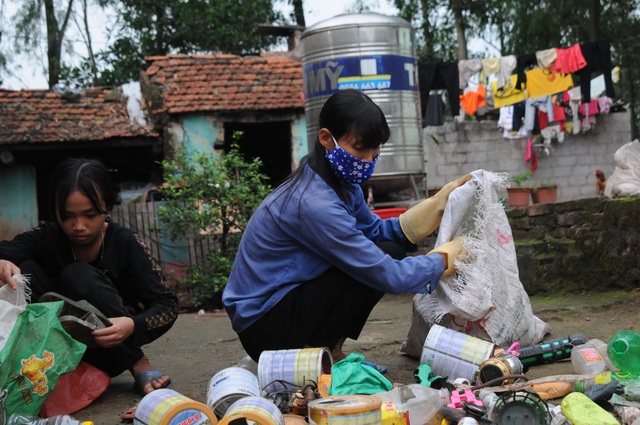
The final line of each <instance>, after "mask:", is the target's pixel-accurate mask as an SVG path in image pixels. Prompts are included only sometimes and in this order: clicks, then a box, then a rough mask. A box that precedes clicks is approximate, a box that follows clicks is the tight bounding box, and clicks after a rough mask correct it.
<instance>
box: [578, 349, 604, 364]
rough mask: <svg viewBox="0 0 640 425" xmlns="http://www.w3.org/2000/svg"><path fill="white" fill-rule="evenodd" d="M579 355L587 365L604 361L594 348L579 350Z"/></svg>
mask: <svg viewBox="0 0 640 425" xmlns="http://www.w3.org/2000/svg"><path fill="white" fill-rule="evenodd" d="M580 355H581V356H582V358H583V359H584V361H585V362H586V363H587V364H589V363H596V362H603V361H604V359H603V358H602V356H601V355H600V353H599V352H598V350H596V349H595V348H583V349H582V350H580Z"/></svg>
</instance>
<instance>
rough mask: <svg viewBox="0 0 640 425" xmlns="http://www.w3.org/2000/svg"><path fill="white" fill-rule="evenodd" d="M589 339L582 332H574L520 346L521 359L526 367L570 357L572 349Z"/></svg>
mask: <svg viewBox="0 0 640 425" xmlns="http://www.w3.org/2000/svg"><path fill="white" fill-rule="evenodd" d="M586 341H587V339H586V338H585V336H584V335H582V334H572V335H569V336H566V337H561V338H555V339H551V340H548V341H542V342H541V343H539V344H536V345H532V346H530V347H523V348H520V350H519V351H520V355H519V357H518V358H519V359H520V362H521V363H522V365H523V366H524V367H525V368H528V367H529V366H535V365H541V364H546V363H551V362H555V361H558V360H562V359H568V358H569V357H570V356H571V351H572V350H573V349H574V348H575V347H576V346H578V345H581V344H584V343H585V342H586Z"/></svg>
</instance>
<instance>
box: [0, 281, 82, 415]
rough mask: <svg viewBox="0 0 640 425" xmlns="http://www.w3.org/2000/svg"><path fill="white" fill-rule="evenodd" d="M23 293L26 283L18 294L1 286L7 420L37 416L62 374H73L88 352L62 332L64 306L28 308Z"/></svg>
mask: <svg viewBox="0 0 640 425" xmlns="http://www.w3.org/2000/svg"><path fill="white" fill-rule="evenodd" d="M16 280H17V279H16ZM27 291H28V288H27V285H26V283H25V280H24V279H21V280H20V282H19V284H18V289H17V290H14V289H12V288H11V287H9V285H4V286H2V287H0V319H2V322H1V323H2V326H1V327H0V342H1V343H2V348H1V350H0V393H2V394H4V410H5V412H6V415H7V416H9V415H11V414H12V413H20V414H23V415H37V414H38V412H39V411H40V408H41V406H42V404H43V403H44V401H45V400H46V398H47V397H48V396H49V395H50V394H51V391H52V390H53V388H54V387H55V385H56V382H57V381H58V378H59V377H60V375H62V374H65V373H67V372H70V371H72V370H74V369H75V368H76V366H77V365H78V363H79V362H80V360H81V359H82V355H83V354H84V351H85V349H86V347H85V345H84V344H81V343H79V342H77V341H75V340H74V339H72V338H71V337H70V336H69V335H68V334H67V333H66V332H65V331H64V330H63V329H62V326H61V325H60V321H59V320H58V315H59V313H60V309H61V308H62V302H57V303H42V304H26V302H27V298H28V295H27ZM5 320H7V321H5ZM0 398H1V397H0Z"/></svg>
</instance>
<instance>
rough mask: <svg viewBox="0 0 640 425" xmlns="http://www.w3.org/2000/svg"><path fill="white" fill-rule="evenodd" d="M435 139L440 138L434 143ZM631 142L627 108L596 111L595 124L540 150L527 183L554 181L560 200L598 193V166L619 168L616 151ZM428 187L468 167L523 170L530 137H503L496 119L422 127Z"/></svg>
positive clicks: (609, 169)
mask: <svg viewBox="0 0 640 425" xmlns="http://www.w3.org/2000/svg"><path fill="white" fill-rule="evenodd" d="M436 141H437V143H436ZM629 142H631V125H630V118H629V113H628V112H616V113H611V114H608V115H597V116H596V124H595V127H594V128H593V129H592V130H590V131H588V132H586V133H581V134H578V135H571V134H566V136H565V140H564V142H563V143H558V141H557V140H555V139H554V140H553V141H552V145H551V148H552V149H551V153H550V154H549V155H547V154H545V153H544V152H543V151H539V152H537V155H538V169H537V170H536V171H535V172H534V175H533V177H532V178H530V179H529V180H527V181H526V182H525V183H524V184H523V185H526V186H533V185H540V184H544V183H551V182H555V183H557V184H558V185H559V186H558V201H570V200H576V199H584V198H591V197H594V196H597V195H596V189H595V176H594V172H595V170H596V169H600V170H602V171H603V172H604V173H605V176H609V175H611V173H612V172H613V170H614V169H615V164H614V162H613V156H614V154H615V152H616V151H617V150H618V149H619V148H620V147H621V146H622V145H624V144H626V143H629ZM423 143H424V151H425V171H426V173H427V187H440V186H442V185H443V184H445V183H447V182H449V181H451V180H454V179H456V178H458V177H460V176H462V175H464V174H466V173H468V172H470V171H474V170H477V169H484V170H487V171H495V172H506V173H508V174H509V175H510V176H514V175H517V174H521V173H524V172H526V171H528V170H529V169H530V166H531V164H530V163H528V162H524V157H525V153H526V147H527V140H526V139H516V140H509V139H505V138H503V131H502V129H500V128H498V126H497V123H496V122H495V121H464V122H461V123H460V122H457V121H455V120H454V121H450V122H447V123H445V125H443V126H438V127H425V128H424V129H423Z"/></svg>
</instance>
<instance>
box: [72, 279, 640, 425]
mask: <svg viewBox="0 0 640 425" xmlns="http://www.w3.org/2000/svg"><path fill="white" fill-rule="evenodd" d="M411 300H412V297H411V295H402V296H390V295H387V296H385V297H384V298H383V300H382V301H381V302H380V303H379V304H378V305H377V306H376V308H375V309H374V310H373V312H372V314H371V317H370V320H369V321H368V322H367V324H366V326H365V328H364V331H363V333H362V335H361V337H360V339H359V340H358V341H347V343H346V344H345V351H346V352H358V353H362V354H364V355H365V356H366V358H367V359H368V360H371V361H374V362H376V363H379V364H385V365H387V366H388V368H389V371H388V373H387V375H386V376H387V378H389V380H390V381H391V382H394V383H402V384H408V383H413V382H414V378H413V372H414V370H415V368H416V367H417V366H418V365H419V361H418V360H417V359H413V358H410V357H408V356H406V355H403V354H401V352H400V346H401V344H402V342H403V341H404V339H405V337H406V335H407V332H408V330H409V327H410V324H411V317H412V311H411ZM531 303H532V306H533V309H534V313H535V314H536V315H538V317H540V318H541V319H543V320H544V321H546V322H547V323H549V324H550V326H551V329H552V333H551V334H550V335H548V336H547V337H546V338H545V339H552V338H557V337H562V336H567V335H569V334H573V333H582V334H584V335H585V336H587V337H588V338H599V339H601V340H603V341H605V342H607V341H608V340H609V338H610V337H611V336H612V335H613V334H614V333H615V332H617V331H618V330H622V329H634V330H636V331H640V329H639V327H640V320H638V319H639V316H640V308H638V307H639V306H640V292H637V291H635V292H631V293H628V292H608V293H601V294H595V293H591V294H584V295H575V294H574V295H568V296H562V297H559V296H554V297H544V296H535V297H531ZM145 352H146V353H147V355H148V356H149V358H150V359H151V363H152V364H153V366H154V367H156V368H158V369H161V370H163V371H164V372H165V373H167V374H168V375H169V376H170V377H171V379H172V381H173V384H172V388H173V389H174V390H176V391H178V392H179V393H181V394H183V395H185V396H186V397H189V398H191V399H193V400H196V401H199V402H202V403H205V402H206V392H207V386H208V383H209V380H210V379H211V377H212V376H213V375H214V374H215V373H217V372H218V371H220V370H222V369H224V368H226V367H229V366H231V365H234V364H236V363H237V362H239V361H240V360H242V359H243V358H244V357H245V353H244V350H243V349H242V346H241V345H240V342H239V340H238V338H237V336H236V334H235V333H234V332H233V330H232V329H231V325H230V322H229V319H228V317H227V316H226V315H225V314H224V313H220V312H214V313H207V314H205V315H198V314H182V315H181V316H180V317H179V318H178V320H177V322H176V324H175V325H174V327H173V328H172V329H171V330H170V331H169V332H168V333H167V334H166V335H165V336H163V337H162V338H160V339H159V340H157V341H155V342H154V343H152V344H150V345H148V346H147V347H146V348H145ZM564 373H574V372H573V369H572V367H571V363H570V362H569V361H562V362H558V363H554V364H549V365H543V366H534V367H532V368H531V369H530V370H529V371H528V373H527V375H528V376H529V377H530V378H537V377H542V376H548V375H555V374H564ZM132 387H133V378H132V377H131V376H130V375H129V374H123V375H121V376H118V377H116V378H114V379H113V381H112V384H111V386H110V387H109V389H108V390H107V391H106V392H105V393H104V394H103V395H102V396H101V397H100V398H99V399H97V400H96V401H95V402H94V403H93V404H91V405H90V406H89V407H87V408H85V409H83V410H81V411H80V412H77V413H75V414H73V416H74V417H75V418H77V419H80V420H91V421H93V422H94V423H95V424H96V425H112V424H119V423H121V421H120V413H121V412H122V411H124V410H126V409H128V408H130V407H132V406H134V405H135V404H136V403H137V402H139V401H140V399H141V397H140V396H139V395H138V394H137V393H135V392H134V391H133V389H132Z"/></svg>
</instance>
